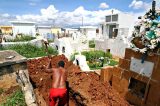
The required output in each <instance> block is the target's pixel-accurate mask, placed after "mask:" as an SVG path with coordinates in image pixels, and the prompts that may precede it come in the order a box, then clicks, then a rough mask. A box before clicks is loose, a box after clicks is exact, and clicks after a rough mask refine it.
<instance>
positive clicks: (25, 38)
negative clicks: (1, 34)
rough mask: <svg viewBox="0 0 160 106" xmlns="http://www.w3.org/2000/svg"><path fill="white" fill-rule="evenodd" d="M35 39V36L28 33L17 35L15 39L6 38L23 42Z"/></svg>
mask: <svg viewBox="0 0 160 106" xmlns="http://www.w3.org/2000/svg"><path fill="white" fill-rule="evenodd" d="M33 39H35V37H32V36H30V35H18V36H17V37H16V38H15V39H12V40H11V39H10V40H7V42H24V41H30V40H33Z"/></svg>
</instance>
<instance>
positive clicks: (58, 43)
mask: <svg viewBox="0 0 160 106" xmlns="http://www.w3.org/2000/svg"><path fill="white" fill-rule="evenodd" d="M51 45H52V46H53V47H55V48H56V49H57V50H58V52H59V54H64V55H65V56H66V57H67V58H68V59H69V58H70V56H71V55H72V54H74V53H75V52H81V51H83V50H88V49H89V46H88V40H87V38H85V37H84V35H82V34H80V33H74V36H72V37H62V38H59V39H55V41H54V43H51Z"/></svg>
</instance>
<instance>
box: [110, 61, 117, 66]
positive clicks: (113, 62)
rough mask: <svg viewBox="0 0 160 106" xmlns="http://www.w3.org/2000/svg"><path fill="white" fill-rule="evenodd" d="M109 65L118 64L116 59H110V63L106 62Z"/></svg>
mask: <svg viewBox="0 0 160 106" xmlns="http://www.w3.org/2000/svg"><path fill="white" fill-rule="evenodd" d="M108 65H109V66H115V65H118V61H115V60H113V59H111V60H110V63H109V64H108Z"/></svg>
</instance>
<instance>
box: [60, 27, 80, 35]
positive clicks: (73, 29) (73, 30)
mask: <svg viewBox="0 0 160 106" xmlns="http://www.w3.org/2000/svg"><path fill="white" fill-rule="evenodd" d="M63 30H64V31H65V32H66V33H68V34H73V33H76V32H78V29H75V28H63Z"/></svg>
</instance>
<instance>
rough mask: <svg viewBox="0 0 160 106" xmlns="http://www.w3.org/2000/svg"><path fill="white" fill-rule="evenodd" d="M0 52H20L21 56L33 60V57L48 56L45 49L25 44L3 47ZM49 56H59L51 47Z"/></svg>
mask: <svg viewBox="0 0 160 106" xmlns="http://www.w3.org/2000/svg"><path fill="white" fill-rule="evenodd" d="M0 50H14V51H16V52H18V53H19V54H20V55H22V56H24V57H26V58H33V57H41V56H46V55H47V54H46V52H45V47H37V46H34V45H31V44H23V45H11V46H8V47H5V48H4V47H2V48H0ZM48 52H49V54H52V55H57V54H58V52H57V50H55V49H53V48H51V47H49V48H48Z"/></svg>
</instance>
